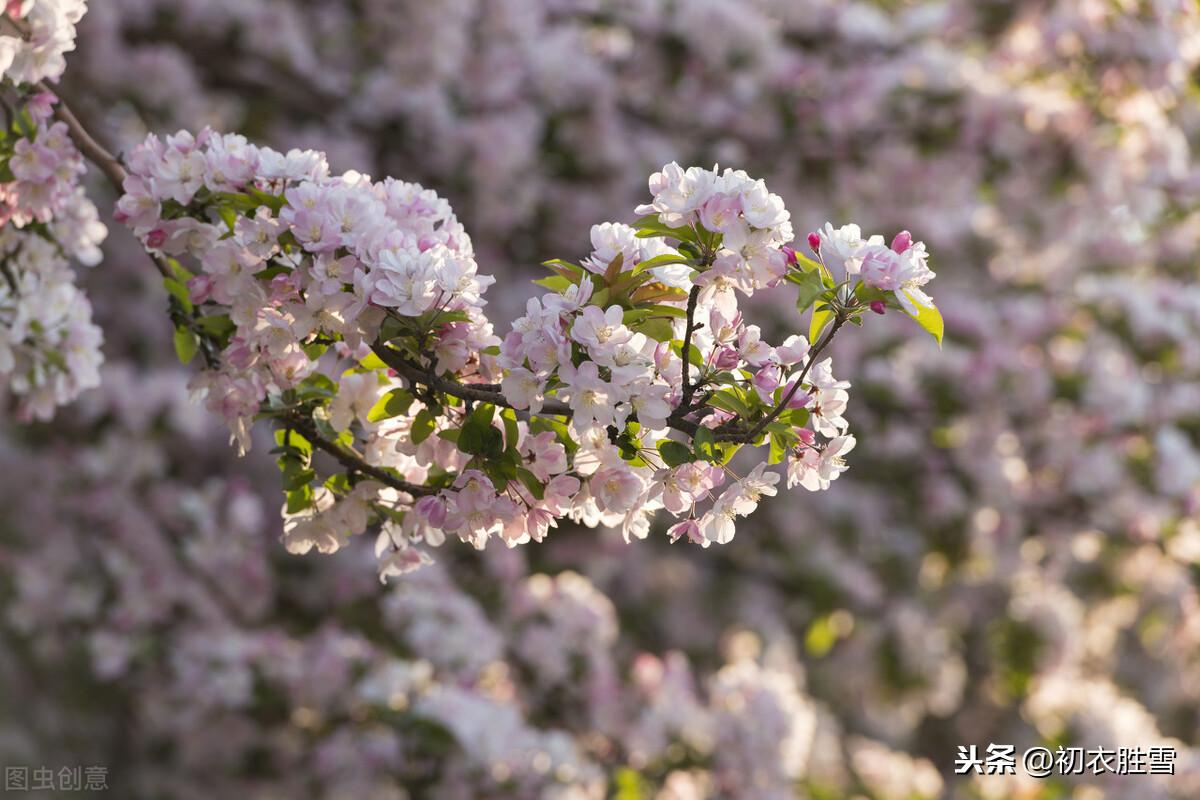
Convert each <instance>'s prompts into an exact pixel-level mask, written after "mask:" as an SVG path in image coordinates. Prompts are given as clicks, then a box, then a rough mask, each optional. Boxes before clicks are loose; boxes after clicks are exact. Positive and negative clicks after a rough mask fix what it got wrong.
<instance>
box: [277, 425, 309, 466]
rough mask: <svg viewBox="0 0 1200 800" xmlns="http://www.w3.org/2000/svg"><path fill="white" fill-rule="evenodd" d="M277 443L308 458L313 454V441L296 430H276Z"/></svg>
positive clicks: (280, 446) (282, 447) (284, 448)
mask: <svg viewBox="0 0 1200 800" xmlns="http://www.w3.org/2000/svg"><path fill="white" fill-rule="evenodd" d="M275 444H276V445H278V447H279V448H281V449H283V450H289V451H296V452H297V453H298V454H299V455H300V456H301V457H303V458H306V459H307V458H308V457H309V456H311V455H312V449H313V448H312V443H311V442H309V441H308V439H305V438H304V437H303V436H301V435H300V434H299V433H297V432H296V431H294V430H288V429H287V428H280V429H278V430H277V431H275Z"/></svg>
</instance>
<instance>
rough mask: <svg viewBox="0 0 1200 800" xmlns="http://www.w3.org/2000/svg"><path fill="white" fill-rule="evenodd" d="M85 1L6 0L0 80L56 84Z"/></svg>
mask: <svg viewBox="0 0 1200 800" xmlns="http://www.w3.org/2000/svg"><path fill="white" fill-rule="evenodd" d="M86 12H87V0H6V2H5V7H4V10H3V14H4V18H3V19H2V20H0V34H2V35H0V77H2V78H6V79H8V80H10V81H12V82H13V83H25V84H34V83H38V82H39V81H43V80H51V81H57V80H58V79H59V77H60V76H61V75H62V73H63V70H64V69H66V66H67V62H66V59H65V58H64V57H63V56H64V54H65V53H68V52H70V51H71V50H74V49H75V25H76V23H78V22H79V20H81V19H82V18H83V15H84V14H85V13H86Z"/></svg>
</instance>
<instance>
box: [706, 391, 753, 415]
mask: <svg viewBox="0 0 1200 800" xmlns="http://www.w3.org/2000/svg"><path fill="white" fill-rule="evenodd" d="M708 404H709V405H710V406H712V407H713V408H719V409H721V410H722V411H728V412H729V413H731V414H737V415H738V416H739V417H742V418H743V419H748V418H749V417H751V416H752V415H753V414H754V409H752V408H751V407H750V406H749V405H748V404H747V403H746V401H745V400H743V399H742V397H741V394H740V393H739V392H738V391H737V390H736V389H722V390H721V391H719V392H714V393H713V395H712V396H711V397H709V398H708Z"/></svg>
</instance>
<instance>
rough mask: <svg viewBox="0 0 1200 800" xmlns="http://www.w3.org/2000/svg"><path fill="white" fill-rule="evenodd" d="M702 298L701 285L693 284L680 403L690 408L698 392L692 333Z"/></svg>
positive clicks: (685, 330) (684, 347)
mask: <svg viewBox="0 0 1200 800" xmlns="http://www.w3.org/2000/svg"><path fill="white" fill-rule="evenodd" d="M699 299H700V287H699V286H693V287H692V291H691V292H689V293H688V301H687V324H686V325H685V326H684V329H683V353H682V355H683V378H682V381H683V399H682V400H681V401H680V403H679V407H680V408H685V409H690V408H691V406H692V395H693V394H695V392H696V387H695V386H694V385H692V376H691V371H692V354H691V350H692V333H693V332H694V331H695V330H696V328H697V327H698V326H697V325H696V303H697V302H698V301H699Z"/></svg>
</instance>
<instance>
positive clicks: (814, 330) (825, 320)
mask: <svg viewBox="0 0 1200 800" xmlns="http://www.w3.org/2000/svg"><path fill="white" fill-rule="evenodd" d="M832 320H833V312H832V311H830V310H829V307H828V306H816V307H814V308H813V312H812V322H810V323H809V324H808V341H809V342H810V343H811V344H813V345H815V344H816V343H817V339H818V338H820V336H821V331H823V330H825V326H826V325H828V324H829V323H830V321H832Z"/></svg>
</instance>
